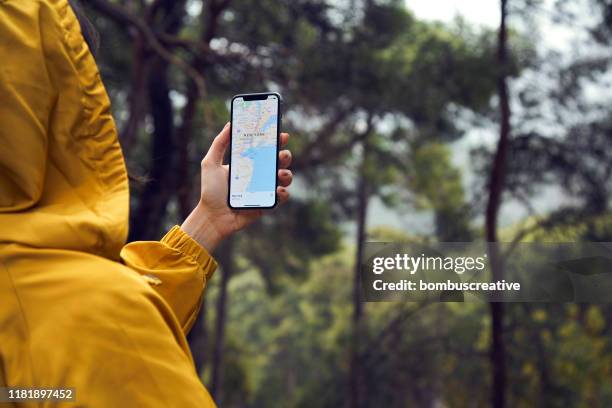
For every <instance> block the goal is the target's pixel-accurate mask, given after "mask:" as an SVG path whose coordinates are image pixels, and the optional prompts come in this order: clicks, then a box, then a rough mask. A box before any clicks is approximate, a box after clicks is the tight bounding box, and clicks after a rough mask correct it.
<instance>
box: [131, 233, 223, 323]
mask: <svg viewBox="0 0 612 408" xmlns="http://www.w3.org/2000/svg"><path fill="white" fill-rule="evenodd" d="M121 259H122V261H123V263H124V264H125V265H127V266H128V267H130V268H132V269H133V270H135V271H136V272H138V273H139V274H140V275H141V276H142V278H143V279H144V280H145V281H147V282H148V283H149V284H150V285H151V286H152V287H153V289H155V290H156V291H157V292H158V293H159V294H160V295H161V296H162V297H163V298H164V299H165V300H166V302H167V303H168V304H169V305H170V307H171V308H172V310H173V311H174V313H175V315H176V317H177V319H178V320H179V322H180V323H181V325H182V327H183V331H184V332H185V334H187V333H188V332H189V330H190V329H191V327H192V326H193V323H194V322H195V320H196V317H197V314H198V311H199V309H200V305H201V300H202V295H203V293H204V288H205V287H206V282H207V281H208V280H209V279H210V278H211V276H212V274H213V273H214V271H215V270H216V268H217V262H215V260H214V259H213V258H212V256H210V254H209V253H208V252H207V251H206V250H205V249H204V248H202V247H201V246H200V245H199V244H198V243H197V242H196V241H194V240H193V239H192V238H191V237H190V236H189V235H187V234H186V233H185V232H184V231H183V230H181V229H180V227H179V226H174V227H173V228H172V229H171V230H170V231H168V233H167V234H166V235H165V236H164V237H163V238H162V240H161V241H159V242H149V241H138V242H132V243H130V244H128V245H126V246H125V247H123V249H122V250H121Z"/></svg>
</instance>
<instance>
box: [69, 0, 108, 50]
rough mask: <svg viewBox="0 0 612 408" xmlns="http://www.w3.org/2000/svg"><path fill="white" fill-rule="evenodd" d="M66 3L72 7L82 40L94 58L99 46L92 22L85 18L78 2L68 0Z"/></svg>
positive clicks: (98, 38) (98, 36) (98, 39)
mask: <svg viewBox="0 0 612 408" xmlns="http://www.w3.org/2000/svg"><path fill="white" fill-rule="evenodd" d="M68 3H69V4H70V7H72V11H73V12H74V14H75V15H76V18H77V20H79V24H80V26H81V33H82V34H83V38H84V39H85V42H86V43H87V45H88V46H89V51H90V52H91V54H92V55H93V56H94V58H95V57H96V54H97V53H98V47H99V46H100V35H99V34H98V30H96V28H95V27H94V25H93V24H92V22H91V21H90V20H89V18H87V15H86V14H85V11H83V7H82V6H81V5H80V4H79V2H78V0H68Z"/></svg>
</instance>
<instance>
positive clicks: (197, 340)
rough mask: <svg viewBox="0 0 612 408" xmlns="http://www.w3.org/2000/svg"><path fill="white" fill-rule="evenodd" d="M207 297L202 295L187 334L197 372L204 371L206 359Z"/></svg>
mask: <svg viewBox="0 0 612 408" xmlns="http://www.w3.org/2000/svg"><path fill="white" fill-rule="evenodd" d="M206 299H207V297H206V296H204V298H203V299H202V307H201V308H200V313H199V316H198V319H197V320H196V322H195V324H194V325H193V327H192V328H191V331H190V332H189V334H188V335H187V342H188V343H189V348H190V349H191V354H192V356H193V362H194V364H195V367H196V371H197V373H198V374H201V373H202V372H203V371H204V367H205V363H206V362H207V360H206V353H207V352H208V329H207V327H206V317H207V313H206V303H207V301H206Z"/></svg>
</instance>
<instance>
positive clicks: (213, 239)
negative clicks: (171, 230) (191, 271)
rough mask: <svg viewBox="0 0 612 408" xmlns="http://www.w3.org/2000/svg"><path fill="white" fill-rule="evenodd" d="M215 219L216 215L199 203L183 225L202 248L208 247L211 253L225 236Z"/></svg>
mask: <svg viewBox="0 0 612 408" xmlns="http://www.w3.org/2000/svg"><path fill="white" fill-rule="evenodd" d="M213 220H214V217H212V216H211V215H210V214H209V213H208V211H206V209H205V208H204V207H203V206H202V205H201V204H199V203H198V205H197V206H196V208H194V209H193V211H192V212H191V214H189V216H188V217H187V218H186V219H185V221H184V222H183V224H182V225H181V229H182V230H183V231H185V233H186V234H187V235H189V236H190V237H191V238H192V239H194V240H195V241H196V242H197V243H198V244H200V246H201V247H202V248H204V249H206V250H207V251H208V253H209V254H212V253H213V251H214V250H215V248H217V246H218V245H219V244H220V243H221V241H223V238H224V237H223V236H222V235H221V234H219V231H218V230H217V228H216V227H215V225H214V222H213Z"/></svg>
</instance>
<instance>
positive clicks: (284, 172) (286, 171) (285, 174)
mask: <svg viewBox="0 0 612 408" xmlns="http://www.w3.org/2000/svg"><path fill="white" fill-rule="evenodd" d="M281 174H282V175H283V176H288V175H289V170H283V171H281Z"/></svg>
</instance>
